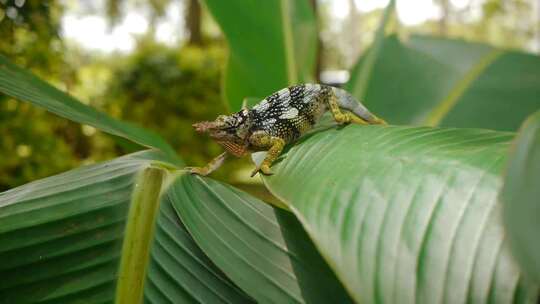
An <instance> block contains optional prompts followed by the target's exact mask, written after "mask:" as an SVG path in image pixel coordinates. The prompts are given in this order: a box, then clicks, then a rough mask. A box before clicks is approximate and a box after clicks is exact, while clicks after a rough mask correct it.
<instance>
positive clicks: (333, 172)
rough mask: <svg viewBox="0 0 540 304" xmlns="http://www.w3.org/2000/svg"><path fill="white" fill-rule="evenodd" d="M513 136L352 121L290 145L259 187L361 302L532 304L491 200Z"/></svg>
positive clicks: (529, 289) (496, 206)
mask: <svg viewBox="0 0 540 304" xmlns="http://www.w3.org/2000/svg"><path fill="white" fill-rule="evenodd" d="M512 136H513V134H511V133H500V132H494V131H486V130H478V129H432V128H412V127H380V126H367V127H361V126H356V125H350V126H346V127H344V128H342V129H331V130H328V131H325V132H319V133H316V134H314V135H312V136H310V137H308V138H306V139H305V140H303V141H302V142H301V143H299V144H297V145H295V146H293V147H292V148H291V149H290V151H288V153H287V154H286V155H285V156H284V158H283V159H282V161H281V162H279V163H277V164H276V165H274V166H273V170H274V172H275V175H273V176H270V177H264V182H265V184H266V185H267V187H268V188H269V189H270V191H271V192H272V193H273V194H274V195H276V196H277V197H279V198H281V199H282V200H283V201H284V202H285V203H287V204H289V207H290V208H291V210H292V211H293V212H294V213H295V215H296V216H297V217H298V219H299V220H300V222H302V224H303V226H304V228H305V229H306V231H307V232H308V234H309V235H310V236H311V238H312V239H313V240H314V242H315V243H316V245H317V247H318V248H319V249H320V251H321V253H322V255H323V256H324V257H325V258H326V259H327V261H328V263H329V264H330V265H331V267H332V268H333V269H334V270H335V271H336V273H337V275H338V277H339V278H340V280H341V281H342V282H343V283H344V284H345V287H346V288H347V290H348V291H349V292H350V293H351V294H352V295H353V297H354V299H355V300H356V301H358V302H360V303H398V302H399V303H464V302H471V303H487V302H490V303H491V302H496V303H514V302H515V303H525V302H534V301H536V293H537V288H536V287H534V288H533V287H529V286H527V285H526V284H525V282H524V279H523V276H522V275H521V274H520V272H519V269H518V266H517V264H516V263H515V262H514V260H513V258H512V256H511V255H510V254H509V250H508V241H507V239H506V238H505V237H504V231H503V227H502V223H501V221H500V216H501V214H500V212H501V208H500V207H501V206H500V205H499V204H497V199H496V197H497V191H498V189H499V187H500V186H501V177H500V173H501V167H502V165H503V164H504V160H505V154H506V151H507V149H508V142H509V140H510V139H511V138H512ZM299 185H301V187H302V188H301V189H304V190H303V191H299V188H298V187H299Z"/></svg>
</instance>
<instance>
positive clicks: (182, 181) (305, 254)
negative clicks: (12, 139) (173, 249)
mask: <svg viewBox="0 0 540 304" xmlns="http://www.w3.org/2000/svg"><path fill="white" fill-rule="evenodd" d="M168 197H169V198H170V199H171V201H172V203H173V205H174V206H175V207H176V209H177V211H178V214H179V215H180V217H181V219H182V221H183V222H184V223H185V225H186V227H187V229H188V231H189V232H190V233H191V235H192V236H193V238H194V239H195V240H196V241H197V243H198V244H199V246H201V249H202V250H204V252H206V254H207V255H208V256H209V257H210V259H212V260H213V261H214V262H215V263H216V265H217V266H218V267H220V269H222V270H223V272H224V273H225V274H226V275H227V276H228V277H229V278H231V280H232V281H233V282H235V283H236V284H238V286H241V287H242V288H243V289H244V290H245V291H246V292H247V293H249V294H250V295H251V296H252V297H253V298H254V299H255V300H256V301H257V302H259V303H305V302H310V303H329V302H336V303H349V302H351V300H350V299H349V296H348V295H347V293H346V292H345V290H344V289H343V287H342V286H341V284H340V283H339V282H338V281H337V279H336V277H335V275H334V274H333V273H332V271H331V270H330V269H329V268H328V266H327V265H326V263H325V262H324V260H323V259H322V257H321V256H320V255H319V254H318V253H317V250H316V249H315V247H314V246H313V244H312V243H311V242H310V241H309V237H308V236H307V234H306V233H305V232H304V230H303V229H302V227H301V225H300V223H299V222H298V221H297V220H296V219H295V218H294V217H293V216H292V215H291V214H290V213H289V212H286V211H283V210H280V209H275V208H272V207H270V206H268V205H264V203H263V202H261V201H258V200H256V199H254V198H253V197H251V196H250V195H248V194H246V193H244V192H241V191H239V190H236V189H233V188H231V187H229V186H227V185H224V184H220V183H218V182H216V181H213V180H211V179H201V178H194V177H191V176H188V175H183V176H181V177H180V178H178V179H177V180H176V181H175V182H174V184H173V185H172V186H171V188H170V190H169V192H168Z"/></svg>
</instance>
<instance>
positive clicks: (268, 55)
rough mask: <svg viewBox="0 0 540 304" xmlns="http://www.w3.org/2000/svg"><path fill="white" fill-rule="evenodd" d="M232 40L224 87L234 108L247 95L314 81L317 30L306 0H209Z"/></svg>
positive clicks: (215, 14) (262, 93)
mask: <svg viewBox="0 0 540 304" xmlns="http://www.w3.org/2000/svg"><path fill="white" fill-rule="evenodd" d="M204 2H205V3H206V6H207V7H208V9H209V10H210V12H211V13H212V16H214V18H215V20H216V21H217V22H218V24H219V25H220V27H221V30H222V31H223V33H224V34H225V36H226V38H227V41H228V42H229V59H228V63H227V69H226V72H225V82H224V90H225V95H226V98H227V102H228V104H229V105H230V110H231V111H238V110H239V109H240V107H241V105H242V101H243V100H244V98H246V97H260V98H264V97H265V96H267V95H269V94H271V93H273V92H274V91H277V90H279V89H281V88H283V87H286V86H287V85H289V84H294V83H298V82H308V81H311V80H313V78H314V77H313V75H314V74H313V73H314V69H315V54H316V49H317V48H316V41H317V29H316V23H315V17H314V15H313V11H312V8H311V7H310V4H309V2H308V0H298V1H288V0H266V1H241V0H232V1H221V0H205V1H204Z"/></svg>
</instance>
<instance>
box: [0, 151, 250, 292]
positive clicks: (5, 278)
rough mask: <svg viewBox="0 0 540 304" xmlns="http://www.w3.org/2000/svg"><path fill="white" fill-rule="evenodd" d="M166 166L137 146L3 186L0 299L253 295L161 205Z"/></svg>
mask: <svg viewBox="0 0 540 304" xmlns="http://www.w3.org/2000/svg"><path fill="white" fill-rule="evenodd" d="M169 166H171V165H169V164H168V163H167V160H166V158H163V157H162V156H161V155H160V153H158V152H153V151H150V152H143V153H137V154H132V155H130V156H127V157H122V158H119V159H116V160H113V161H109V162H106V163H102V164H98V165H94V166H88V167H82V168H79V169H76V170H73V171H69V172H67V173H64V174H60V175H57V176H54V177H50V178H46V179H43V180H39V181H36V182H33V183H30V184H28V185H24V186H21V187H18V188H15V189H12V190H9V191H7V192H4V193H2V194H0V260H1V261H2V263H0V277H1V278H2V280H0V302H1V303H28V302H40V303H41V302H43V303H64V302H70V303H71V302H84V303H104V302H112V301H116V302H118V303H138V302H140V300H142V297H143V296H144V297H145V299H146V300H147V301H148V302H151V303H164V302H167V303H170V302H173V303H179V302H193V303H195V302H213V303H219V302H228V303H231V302H234V303H238V302H246V301H250V299H249V298H248V297H247V296H246V295H245V294H244V293H242V292H241V291H240V290H239V289H238V288H235V287H234V285H233V284H232V283H231V282H230V281H228V280H227V278H225V276H224V275H223V274H222V273H221V272H219V271H218V270H216V269H215V266H213V265H212V263H211V262H210V261H209V260H208V258H206V257H205V255H204V254H203V253H202V251H201V250H200V249H199V248H198V247H197V246H196V245H195V243H194V241H193V239H192V238H191V237H190V236H189V235H188V234H187V232H186V230H185V229H184V228H183V226H182V225H181V224H180V221H179V218H178V216H177V215H176V213H175V212H174V210H173V209H172V207H171V204H170V202H169V201H167V200H164V201H163V202H162V203H161V204H159V199H158V198H159V195H160V193H161V191H162V186H163V185H164V184H166V183H165V180H164V178H165V175H166V171H165V169H163V168H164V167H169ZM156 218H157V221H156ZM154 222H156V225H155V226H156V228H155V229H154V228H153V227H154ZM152 244H153V245H152ZM145 281H146V284H145V289H144V295H143V293H142V292H143V283H144V282H145Z"/></svg>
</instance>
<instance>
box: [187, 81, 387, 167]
mask: <svg viewBox="0 0 540 304" xmlns="http://www.w3.org/2000/svg"><path fill="white" fill-rule="evenodd" d="M342 110H346V111H349V112H342ZM327 111H330V112H331V113H332V116H333V117H334V119H335V120H336V122H338V123H340V124H343V123H351V122H352V123H358V124H385V122H384V121H383V120H382V119H379V118H377V117H376V116H375V115H373V114H371V113H370V112H369V111H368V110H367V109H366V108H365V107H364V106H363V105H362V104H361V103H359V102H358V101H356V100H355V99H354V98H353V97H352V96H351V95H350V94H349V93H348V92H346V91H345V90H342V89H339V88H335V87H331V86H327V85H321V84H299V85H294V86H290V87H288V88H284V89H281V90H279V91H277V92H275V93H273V94H272V95H270V96H268V97H266V98H264V99H263V100H261V101H260V102H259V103H258V104H257V105H255V106H254V107H253V108H252V109H250V110H248V109H243V110H242V111H240V112H237V113H234V114H232V115H229V116H225V115H220V116H219V117H218V118H217V119H216V120H215V121H213V122H201V123H197V124H194V125H193V126H194V127H195V128H196V129H197V131H199V132H208V133H210V136H211V137H212V138H213V139H214V140H216V142H218V143H219V144H220V145H222V146H223V148H224V149H225V150H226V151H227V153H228V154H231V155H234V156H238V157H240V156H243V155H245V154H246V153H248V152H252V151H268V153H267V156H266V158H265V159H264V161H263V162H262V163H261V165H260V166H259V167H258V168H256V169H255V170H254V171H253V173H252V176H253V175H255V174H256V173H257V172H262V173H264V174H272V173H271V170H270V166H271V165H272V163H273V162H274V160H275V159H276V158H277V157H278V156H279V155H280V153H281V151H282V150H283V147H284V146H285V145H287V144H289V143H292V142H294V141H296V140H297V139H298V138H300V137H301V136H302V135H304V134H305V133H306V132H307V131H309V130H310V129H312V128H313V127H314V126H315V124H316V123H317V122H318V121H319V120H320V118H321V116H322V115H323V114H324V113H325V112H327ZM218 158H219V160H220V161H219V162H218V161H216V160H214V161H212V162H210V163H209V165H207V166H206V167H204V168H191V169H190V171H191V172H192V173H196V174H201V175H207V174H209V173H211V172H212V171H213V170H215V169H217V167H218V166H219V165H220V164H221V163H222V159H224V156H223V154H222V155H220V156H219V157H218ZM216 163H219V165H218V166H216Z"/></svg>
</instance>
